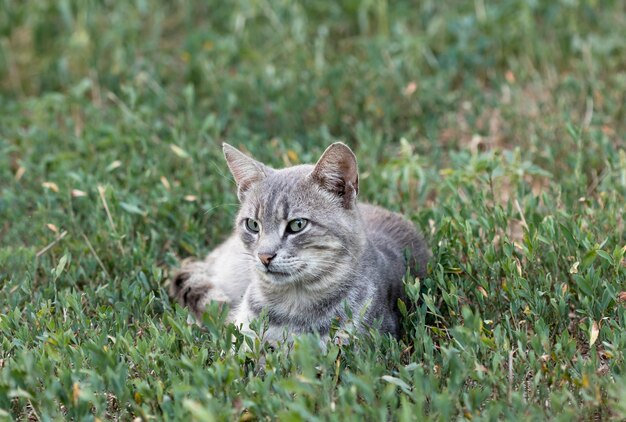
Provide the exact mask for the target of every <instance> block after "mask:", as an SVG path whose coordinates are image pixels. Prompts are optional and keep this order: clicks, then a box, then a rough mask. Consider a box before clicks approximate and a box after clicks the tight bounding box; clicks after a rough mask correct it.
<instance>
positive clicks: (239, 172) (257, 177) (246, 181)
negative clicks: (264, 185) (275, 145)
mask: <svg viewBox="0 0 626 422" xmlns="http://www.w3.org/2000/svg"><path fill="white" fill-rule="evenodd" d="M222 149H223V150H224V158H226V164H228V168H229V169H230V172H231V173H232V174H233V177H234V178H235V182H236V183H237V196H238V197H239V200H240V201H242V200H243V197H244V195H245V192H246V191H247V190H248V189H250V186H252V185H253V184H255V183H257V182H260V181H261V180H263V179H264V178H265V177H266V176H267V175H268V174H269V171H270V169H269V168H268V167H267V166H265V165H263V164H262V163H259V162H258V161H256V160H255V159H253V158H250V157H248V156H247V155H246V154H244V153H243V152H241V151H239V150H238V149H237V148H235V147H233V146H231V145H228V144H227V143H223V144H222Z"/></svg>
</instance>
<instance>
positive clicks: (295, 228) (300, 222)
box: [287, 218, 309, 233]
mask: <svg viewBox="0 0 626 422" xmlns="http://www.w3.org/2000/svg"><path fill="white" fill-rule="evenodd" d="M308 222H309V220H307V219H305V218H296V219H295V220H291V221H290V222H289V223H287V232H288V233H298V232H299V231H302V229H304V228H305V227H306V225H307V223H308Z"/></svg>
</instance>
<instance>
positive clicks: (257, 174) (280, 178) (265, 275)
mask: <svg viewBox="0 0 626 422" xmlns="http://www.w3.org/2000/svg"><path fill="white" fill-rule="evenodd" d="M224 153H225V156H226V159H227V162H228V165H229V168H230V169H231V172H232V173H233V175H234V177H235V180H236V181H237V184H238V189H239V191H238V195H239V198H240V202H241V208H240V211H239V214H238V216H237V220H236V224H235V232H234V234H233V235H232V236H231V237H230V238H228V239H227V240H226V241H225V242H224V243H223V244H222V245H220V246H219V247H218V248H216V249H215V250H214V251H213V252H211V253H210V254H209V255H208V257H207V258H206V259H205V260H204V261H198V262H192V263H190V264H187V265H186V266H184V267H183V268H182V269H181V270H180V271H179V272H178V274H177V275H176V276H175V277H174V281H173V283H172V288H171V292H172V295H173V296H174V297H175V298H176V299H177V300H178V301H179V302H180V303H181V304H183V305H185V306H189V307H190V308H191V309H192V310H193V311H194V313H195V314H196V315H197V316H199V315H201V314H202V312H203V310H204V308H205V306H206V304H208V303H209V302H210V301H211V300H217V301H221V302H228V303H229V304H230V306H231V309H232V314H231V316H232V320H233V322H234V323H235V324H237V325H241V326H243V327H244V328H245V327H247V325H248V323H249V321H251V320H252V319H253V318H255V317H257V316H258V315H259V314H260V313H261V312H262V311H266V312H267V314H268V318H269V323H270V327H269V330H268V333H267V336H268V337H269V338H271V339H274V340H278V339H281V338H282V337H283V333H285V332H286V333H287V335H291V334H296V333H302V332H318V333H319V334H320V335H323V336H324V335H327V334H328V331H329V328H330V326H331V324H332V323H333V321H336V323H337V324H338V325H339V326H344V327H345V326H346V324H348V323H354V324H356V325H357V327H358V328H361V327H362V326H370V325H373V324H376V323H378V324H380V330H381V331H383V332H388V333H390V334H392V335H397V334H398V333H399V327H400V321H399V312H398V309H397V301H398V299H402V298H404V287H403V284H402V279H403V276H404V275H405V274H406V271H407V268H408V269H409V270H410V272H411V274H412V275H414V276H419V277H423V276H424V275H425V271H426V261H427V258H428V250H427V248H426V247H425V244H424V241H423V239H422V237H421V235H420V234H419V233H418V232H417V231H416V230H415V228H414V226H413V225H412V224H411V223H409V222H408V221H406V220H405V219H404V218H402V216H400V215H399V214H396V213H392V212H390V211H387V210H385V209H383V208H380V207H376V206H373V205H368V204H358V203H357V201H356V195H357V192H358V173H357V168H356V160H355V158H354V154H353V153H352V151H350V149H349V148H348V147H346V146H345V145H343V144H339V143H337V144H333V145H331V146H330V147H329V148H328V149H327V150H326V152H325V153H324V155H323V156H322V158H320V160H319V161H318V163H317V164H316V165H315V166H312V165H300V166H295V167H289V168H286V169H282V170H274V169H270V168H268V167H266V166H264V165H263V164H261V163H258V162H257V161H254V160H253V159H251V158H249V157H247V156H245V155H244V154H242V153H240V152H239V151H237V150H235V149H234V148H232V147H230V146H228V145H225V146H224ZM347 310H348V312H347ZM348 313H349V314H351V318H349V315H348Z"/></svg>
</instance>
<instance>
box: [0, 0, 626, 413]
mask: <svg viewBox="0 0 626 422" xmlns="http://www.w3.org/2000/svg"><path fill="white" fill-rule="evenodd" d="M309 3H310V4H309ZM624 39H626V8H625V7H624V4H623V2H621V1H619V0H613V1H611V0H606V1H602V2H599V1H595V0H570V1H560V2H557V1H534V2H533V1H524V0H504V1H499V2H494V1H485V0H475V1H473V2H457V1H453V0H448V1H428V0H427V1H423V2H418V3H417V5H416V4H414V2H408V1H406V2H405V1H397V2H386V1H383V0H370V1H364V2H357V1H352V0H341V1H338V2H327V3H323V2H307V3H305V2H302V3H296V2H292V1H289V0H264V1H250V2H248V1H232V2H211V3H204V2H194V3H193V4H189V3H188V2H165V1H158V0H137V1H132V2H130V1H129V2H108V1H95V0H94V1H84V2H70V1H57V2H52V1H51V2H40V1H35V0H32V1H27V0H24V1H17V0H0V419H3V418H7V419H12V418H13V419H17V420H20V419H22V420H23V419H28V418H38V419H41V420H51V419H64V418H68V419H69V418H71V419H73V420H83V419H87V420H88V419H95V418H99V419H100V420H102V419H106V418H121V419H123V420H129V419H132V418H135V417H140V418H142V419H144V420H148V419H153V418H157V419H169V420H185V419H189V418H190V417H192V418H193V419H195V420H220V419H239V418H241V419H245V420H250V419H259V420H261V419H274V418H280V419H281V420H294V421H295V420H314V419H316V418H319V419H323V420H326V419H329V420H351V419H352V420H361V419H368V420H385V419H391V420H423V419H424V417H425V416H427V417H430V418H432V419H435V420H449V419H474V420H476V419H481V420H482V419H484V420H494V419H512V420H519V419H521V418H525V419H529V420H538V419H561V420H572V419H589V418H593V417H602V418H614V419H617V420H620V419H624V418H626V406H625V404H624V403H626V362H625V352H626V298H624V299H623V300H621V301H620V299H619V298H620V296H619V295H620V293H621V294H622V295H626V294H625V293H623V292H625V291H626V264H625V254H626V229H625V221H624V217H625V214H626V212H625V206H626V138H625V134H626V72H625V70H624V69H626V43H624V42H623V40H624ZM337 139H339V140H343V141H344V142H346V143H348V144H349V145H350V146H351V147H353V148H354V149H355V151H356V154H357V156H358V158H359V160H360V161H359V164H360V170H361V193H360V195H361V198H362V199H363V200H367V201H370V202H374V203H378V204H381V205H383V206H386V207H388V208H390V209H393V210H397V211H400V212H402V213H403V214H404V215H406V216H407V217H409V218H411V219H412V221H414V222H415V224H416V225H417V226H419V227H421V228H422V229H423V231H424V232H425V233H426V236H427V238H428V242H429V244H430V245H431V247H432V250H433V259H432V260H431V262H430V264H429V276H428V278H426V279H424V280H420V281H414V280H407V290H408V292H409V295H410V297H411V300H413V301H415V302H416V303H417V301H418V298H419V297H420V291H421V292H422V302H421V305H420V306H418V307H416V309H414V311H412V312H410V314H409V315H407V316H406V318H405V320H406V328H407V330H406V331H407V333H406V335H405V337H404V338H402V339H401V340H400V341H395V340H391V339H389V338H381V337H380V336H378V335H377V334H376V333H374V332H372V333H370V334H369V335H367V336H365V335H364V336H359V337H360V338H352V339H351V340H350V343H349V344H348V345H345V344H344V345H329V346H328V349H327V350H326V351H322V350H320V348H319V347H318V345H317V341H316V340H315V339H314V338H312V337H302V338H300V339H298V340H297V341H296V342H295V344H293V346H292V347H288V346H283V347H282V348H278V349H277V350H274V351H269V350H262V347H261V346H260V345H259V344H258V343H255V342H253V341H252V340H251V339H249V338H247V339H244V338H242V336H241V335H240V334H239V333H237V332H236V331H235V329H234V328H233V327H232V326H227V325H225V324H224V316H223V315H222V314H220V311H219V310H218V309H212V310H211V312H209V313H208V314H207V315H206V318H205V321H204V324H203V326H202V327H199V326H196V325H193V324H189V323H188V321H189V319H188V314H187V312H186V310H184V309H180V308H179V307H177V306H174V305H173V304H172V303H171V302H170V300H169V298H168V296H167V280H168V276H169V274H170V273H171V271H172V268H175V267H176V266H177V265H179V263H180V261H181V260H182V259H184V258H187V257H190V256H202V255H204V254H205V253H206V252H207V251H209V250H210V249H211V248H212V247H213V246H215V245H216V244H217V243H218V242H219V241H220V240H221V239H223V238H224V237H225V236H226V235H227V234H228V233H229V231H230V229H231V221H232V219H233V217H234V214H235V212H236V209H237V206H236V196H235V187H234V184H233V181H232V179H231V178H230V175H229V173H228V171H227V168H226V165H225V163H224V161H223V159H222V158H221V151H220V144H221V142H223V141H228V142H230V143H232V144H234V145H236V146H239V147H241V148H244V149H246V150H248V151H250V152H251V153H252V154H254V155H255V156H256V157H257V158H259V159H261V160H263V161H265V162H268V163H271V164H272V165H274V166H278V167H280V166H284V165H289V164H295V163H297V162H311V161H314V160H315V159H316V158H317V157H318V156H319V154H320V153H321V152H322V151H323V149H324V148H325V146H326V145H328V144H329V143H331V142H333V141H335V140H337ZM79 191H80V192H79ZM107 209H108V211H107ZM48 245H50V246H49V247H47V246H48ZM622 297H623V296H622ZM258 328H259V329H262V324H260V325H259V327H258ZM233 336H234V339H235V343H234V344H235V346H234V347H233V346H232V345H231V344H232V343H231V340H232V338H233ZM243 342H248V343H250V346H251V347H250V350H249V351H246V348H244V347H242V344H243ZM263 362H264V363H263Z"/></svg>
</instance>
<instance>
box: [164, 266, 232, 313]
mask: <svg viewBox="0 0 626 422" xmlns="http://www.w3.org/2000/svg"><path fill="white" fill-rule="evenodd" d="M170 296H171V297H172V298H173V299H175V300H176V301H177V302H178V303H179V304H180V305H181V306H185V307H187V308H189V310H191V311H192V312H193V314H194V315H195V317H196V318H197V319H201V318H202V314H203V313H204V311H205V309H206V306H207V305H208V304H209V303H211V302H212V301H216V302H220V303H229V302H230V299H229V298H228V296H227V295H226V294H225V293H224V292H223V291H222V290H221V289H220V288H219V287H217V286H216V285H215V284H214V283H213V282H212V281H211V275H210V272H209V271H207V268H206V264H204V263H203V262H192V263H190V264H187V265H185V266H183V267H182V268H181V269H180V270H178V271H177V272H176V273H175V274H174V277H173V278H172V281H171V284H170Z"/></svg>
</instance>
